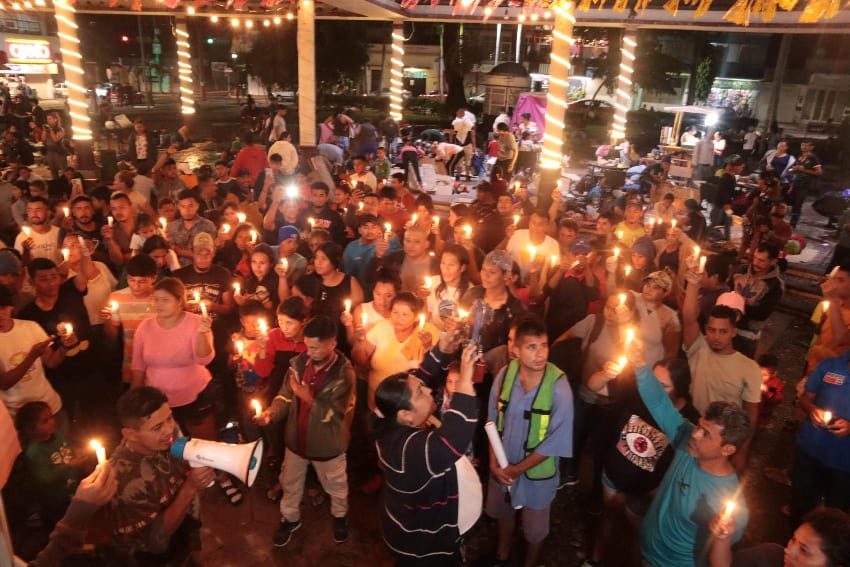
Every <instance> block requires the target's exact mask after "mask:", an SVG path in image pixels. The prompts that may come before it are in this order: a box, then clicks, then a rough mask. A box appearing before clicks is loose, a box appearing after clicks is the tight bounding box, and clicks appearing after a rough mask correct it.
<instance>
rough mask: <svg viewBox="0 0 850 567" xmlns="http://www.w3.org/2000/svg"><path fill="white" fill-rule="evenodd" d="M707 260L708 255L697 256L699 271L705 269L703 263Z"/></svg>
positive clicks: (701, 271)
mask: <svg viewBox="0 0 850 567" xmlns="http://www.w3.org/2000/svg"><path fill="white" fill-rule="evenodd" d="M707 261H708V256H700V258H699V273H703V272H704V271H705V263H706V262H707Z"/></svg>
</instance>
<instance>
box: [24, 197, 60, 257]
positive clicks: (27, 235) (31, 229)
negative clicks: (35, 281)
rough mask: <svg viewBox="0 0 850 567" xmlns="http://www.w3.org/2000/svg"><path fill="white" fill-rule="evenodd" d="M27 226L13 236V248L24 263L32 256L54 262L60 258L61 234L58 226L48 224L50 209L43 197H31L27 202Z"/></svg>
mask: <svg viewBox="0 0 850 567" xmlns="http://www.w3.org/2000/svg"><path fill="white" fill-rule="evenodd" d="M27 221H28V222H29V226H27V227H24V228H23V229H21V232H20V234H18V237H17V238H15V250H17V251H18V252H20V253H21V255H22V256H23V262H24V264H29V261H30V260H31V259H33V258H47V259H48V260H52V261H54V262H58V261H60V260H61V259H62V255H61V254H60V253H59V241H60V237H61V236H62V234H61V231H60V230H59V227H58V226H54V225H52V224H50V209H49V208H48V206H47V199H45V198H44V197H31V198H30V201H29V203H27Z"/></svg>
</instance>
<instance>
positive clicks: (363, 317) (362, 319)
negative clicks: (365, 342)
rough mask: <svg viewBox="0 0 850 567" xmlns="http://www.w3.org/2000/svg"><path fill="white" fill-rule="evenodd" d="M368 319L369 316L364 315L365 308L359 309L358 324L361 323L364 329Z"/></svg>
mask: <svg viewBox="0 0 850 567" xmlns="http://www.w3.org/2000/svg"><path fill="white" fill-rule="evenodd" d="M368 320H369V317H368V316H367V315H366V310H365V309H361V310H360V325H361V326H362V327H363V328H364V329H365V328H366V322H367V321H368Z"/></svg>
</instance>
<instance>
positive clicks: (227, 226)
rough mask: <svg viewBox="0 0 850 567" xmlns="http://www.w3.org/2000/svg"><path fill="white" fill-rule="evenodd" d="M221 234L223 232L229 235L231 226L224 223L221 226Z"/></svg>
mask: <svg viewBox="0 0 850 567" xmlns="http://www.w3.org/2000/svg"><path fill="white" fill-rule="evenodd" d="M221 232H223V233H224V234H227V233H228V232H230V225H229V224H227V223H224V224H223V225H221Z"/></svg>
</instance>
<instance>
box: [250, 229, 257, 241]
mask: <svg viewBox="0 0 850 567" xmlns="http://www.w3.org/2000/svg"><path fill="white" fill-rule="evenodd" d="M255 242H257V231H256V230H252V231H251V244H254V243H255Z"/></svg>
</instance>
